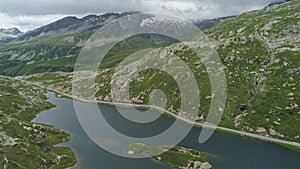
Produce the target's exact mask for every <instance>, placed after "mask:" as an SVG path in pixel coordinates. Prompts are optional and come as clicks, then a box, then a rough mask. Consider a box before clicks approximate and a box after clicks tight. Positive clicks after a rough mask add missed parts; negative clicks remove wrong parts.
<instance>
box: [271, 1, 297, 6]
mask: <svg viewBox="0 0 300 169" xmlns="http://www.w3.org/2000/svg"><path fill="white" fill-rule="evenodd" d="M291 1H292V0H279V1H275V2H272V3H270V4H269V5H268V6H267V7H270V6H274V5H280V4H283V3H287V2H291Z"/></svg>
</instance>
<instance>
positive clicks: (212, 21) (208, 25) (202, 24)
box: [194, 16, 236, 30]
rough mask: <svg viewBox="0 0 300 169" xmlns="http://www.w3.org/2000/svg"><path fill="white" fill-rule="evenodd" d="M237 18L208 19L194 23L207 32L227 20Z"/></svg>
mask: <svg viewBox="0 0 300 169" xmlns="http://www.w3.org/2000/svg"><path fill="white" fill-rule="evenodd" d="M235 17H236V16H226V17H221V18H214V19H206V20H200V21H197V20H196V21H194V24H195V25H196V26H197V27H198V28H200V29H201V30H205V29H208V28H211V27H213V26H214V25H215V24H217V23H218V22H221V21H224V20H226V19H230V18H235Z"/></svg>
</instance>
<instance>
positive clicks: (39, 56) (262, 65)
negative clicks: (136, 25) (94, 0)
mask: <svg viewBox="0 0 300 169" xmlns="http://www.w3.org/2000/svg"><path fill="white" fill-rule="evenodd" d="M299 11H300V1H299V0H294V1H290V2H285V3H278V4H271V5H269V6H268V7H266V8H264V9H261V10H256V11H250V12H246V13H243V14H241V15H239V16H236V17H228V18H220V19H213V20H207V21H201V22H199V21H195V24H196V25H198V26H199V27H201V28H203V31H204V33H205V34H206V35H207V36H208V37H209V38H210V39H212V41H214V43H215V45H216V50H217V52H218V53H219V56H220V58H221V60H222V62H223V64H224V66H225V70H226V79H227V86H228V88H227V94H228V97H227V102H226V107H225V110H224V116H223V119H222V121H221V125H222V126H225V127H228V128H233V129H237V130H242V131H248V132H253V133H258V134H261V135H265V136H272V137H276V138H281V139H286V140H292V141H297V142H299V141H300V135H299V133H300V132H299V125H300V106H299V105H300V100H299V99H300V92H299V88H300V81H299V74H300V60H299V56H300V41H299V39H300V37H299V35H300V33H299V30H300V26H299V25H300V13H299ZM128 14H130V13H121V14H116V13H108V14H105V15H100V16H96V15H89V16H86V17H84V18H76V17H66V18H63V19H61V20H59V21H56V22H54V23H51V24H49V25H46V26H43V27H41V28H38V29H35V30H33V31H30V32H27V33H25V34H23V35H20V36H18V37H17V38H14V39H10V40H9V41H6V42H4V41H2V44H0V74H2V75H9V76H20V75H23V76H25V79H27V80H33V81H37V82H40V83H43V84H44V85H50V86H51V87H54V88H57V89H58V90H63V91H64V92H69V93H70V92H71V91H72V90H71V81H72V79H71V78H70V77H71V75H72V73H70V72H72V71H73V70H74V63H75V62H76V59H77V57H78V55H79V53H80V51H81V49H82V47H83V46H84V44H85V42H86V41H87V39H89V38H90V36H91V35H92V34H93V33H94V32H95V31H96V30H97V29H98V28H100V27H102V26H103V25H105V24H106V23H108V22H110V21H112V20H114V19H117V18H120V17H122V16H125V15H128ZM157 42H162V43H157ZM166 46H167V49H168V51H169V52H171V51H172V52H175V53H177V54H178V55H179V56H180V57H182V60H184V61H186V62H187V63H188V65H189V66H190V68H191V70H192V71H193V72H195V73H196V75H197V77H201V78H199V79H197V82H198V83H199V84H198V85H199V88H200V91H203V92H202V93H201V96H200V97H201V98H200V99H201V101H202V102H201V103H202V104H201V109H200V110H199V115H198V117H197V120H199V121H201V120H203V119H205V118H206V117H207V112H208V109H209V106H210V101H211V97H213V96H212V95H211V94H210V83H209V79H208V77H207V74H206V73H205V69H204V67H203V65H201V64H200V62H198V60H197V58H195V55H194V54H193V52H191V51H189V50H187V49H184V48H181V47H178V45H177V44H176V41H174V40H172V39H169V38H167V37H162V36H157V35H149V34H148V35H141V36H136V37H132V38H129V39H127V40H126V41H124V42H122V43H120V44H118V45H116V46H115V47H114V48H113V49H112V50H111V51H110V52H109V53H108V55H107V57H106V58H105V59H104V60H103V62H102V63H103V65H102V67H101V69H103V70H105V71H102V72H101V73H100V75H99V76H97V83H98V84H97V87H96V88H97V94H96V96H97V99H99V100H105V101H111V98H110V95H109V91H110V81H111V79H112V75H113V73H114V72H115V71H117V70H116V67H117V65H118V63H120V61H122V60H123V59H124V58H125V57H126V56H127V55H129V54H130V53H132V52H135V51H137V50H141V49H145V48H161V47H166ZM157 54H159V53H157ZM134 64H135V62H132V63H128V65H126V66H127V67H128V68H130V66H133V65H134ZM52 72H53V73H52ZM68 72H69V73H68ZM28 75H29V76H28ZM162 79H164V81H166V82H164V81H163V80H162ZM157 87H161V88H162V89H163V90H164V91H166V95H167V97H168V99H169V100H170V101H169V102H168V104H167V109H168V110H169V111H174V112H176V111H177V108H178V106H179V105H180V104H179V101H180V99H179V98H180V97H175V96H176V94H178V88H176V85H174V84H173V81H172V79H170V77H169V76H168V75H167V74H164V73H163V72H155V71H149V72H147V73H146V75H145V76H143V77H141V78H139V80H136V81H134V82H133V84H132V86H131V89H132V91H133V93H132V95H131V96H132V98H133V99H134V100H139V101H141V102H143V103H145V104H146V103H148V99H149V98H148V97H147V94H149V92H150V91H151V89H156V88H157ZM141 91H142V94H141ZM70 94H71V93H70Z"/></svg>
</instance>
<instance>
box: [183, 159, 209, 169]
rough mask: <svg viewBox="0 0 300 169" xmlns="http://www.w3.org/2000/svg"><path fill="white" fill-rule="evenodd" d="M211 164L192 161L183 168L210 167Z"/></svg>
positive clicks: (199, 168) (198, 168) (201, 168)
mask: <svg viewBox="0 0 300 169" xmlns="http://www.w3.org/2000/svg"><path fill="white" fill-rule="evenodd" d="M211 168H212V166H211V165H210V164H209V163H208V162H200V161H194V162H192V163H191V165H190V166H188V167H185V168H183V169H211Z"/></svg>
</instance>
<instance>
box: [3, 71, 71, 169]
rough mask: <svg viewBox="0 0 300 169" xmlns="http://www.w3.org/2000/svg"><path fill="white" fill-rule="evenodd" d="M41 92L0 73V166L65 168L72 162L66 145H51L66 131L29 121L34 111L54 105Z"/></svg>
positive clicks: (65, 137)
mask: <svg viewBox="0 0 300 169" xmlns="http://www.w3.org/2000/svg"><path fill="white" fill-rule="evenodd" d="M45 93H46V91H45V90H44V89H39V88H37V87H35V86H32V85H27V84H23V83H22V82H21V81H18V80H15V79H11V78H7V77H2V76H0V104H1V107H0V128H1V131H0V154H1V156H2V158H1V160H0V161H1V167H0V168H67V167H70V166H73V165H74V164H75V163H76V160H75V156H74V153H73V152H72V151H71V149H70V148H66V147H56V146H55V145H56V144H58V143H61V142H65V141H67V140H69V139H70V136H69V134H67V133H65V132H64V131H61V130H59V129H55V128H54V127H53V126H49V125H44V124H35V123H32V122H31V120H32V119H34V118H35V116H36V114H38V113H40V112H41V111H43V110H47V109H49V108H52V107H54V105H53V104H51V103H50V102H48V101H47V97H46V96H45ZM4 105H5V106H4Z"/></svg>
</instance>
